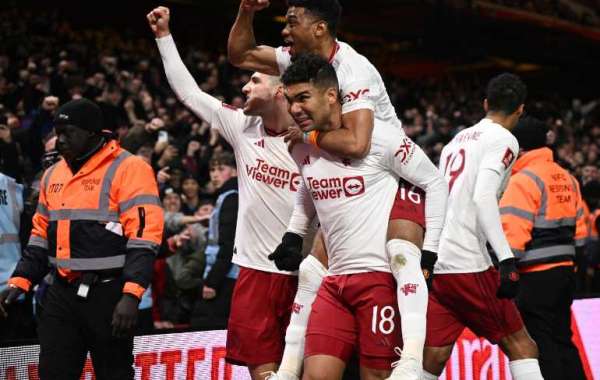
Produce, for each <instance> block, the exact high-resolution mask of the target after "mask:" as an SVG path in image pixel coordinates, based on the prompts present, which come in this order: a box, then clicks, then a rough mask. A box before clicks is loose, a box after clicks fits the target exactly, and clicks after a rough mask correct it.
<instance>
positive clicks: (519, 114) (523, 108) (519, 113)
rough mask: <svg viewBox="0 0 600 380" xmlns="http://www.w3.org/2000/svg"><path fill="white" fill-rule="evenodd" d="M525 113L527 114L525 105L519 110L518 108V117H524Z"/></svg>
mask: <svg viewBox="0 0 600 380" xmlns="http://www.w3.org/2000/svg"><path fill="white" fill-rule="evenodd" d="M523 112H525V104H521V105H520V106H519V108H517V116H519V117H520V116H521V115H523Z"/></svg>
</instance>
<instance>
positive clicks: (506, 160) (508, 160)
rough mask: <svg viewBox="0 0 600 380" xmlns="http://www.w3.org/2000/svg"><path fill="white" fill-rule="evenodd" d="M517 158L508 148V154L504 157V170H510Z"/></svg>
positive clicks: (505, 153)
mask: <svg viewBox="0 0 600 380" xmlns="http://www.w3.org/2000/svg"><path fill="white" fill-rule="evenodd" d="M514 158H515V154H514V153H513V151H512V150H510V148H506V152H504V157H502V164H503V165H504V169H508V167H509V166H510V164H511V163H512V162H513V160H514Z"/></svg>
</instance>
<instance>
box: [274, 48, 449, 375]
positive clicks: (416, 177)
mask: <svg viewBox="0 0 600 380" xmlns="http://www.w3.org/2000/svg"><path fill="white" fill-rule="evenodd" d="M282 81H283V83H284V86H285V91H286V96H287V98H288V102H289V104H290V113H291V114H292V116H293V117H294V120H295V121H296V123H297V124H298V125H299V126H300V127H301V128H303V129H305V130H306V129H312V128H317V126H318V128H319V129H323V130H335V129H337V128H341V125H342V105H341V103H340V99H339V85H338V79H337V76H336V73H335V70H334V67H333V66H332V65H331V64H329V63H328V62H327V61H326V60H325V59H323V58H322V57H320V56H318V55H315V54H301V55H299V56H298V57H297V58H296V59H295V61H294V63H293V64H292V65H291V66H290V67H289V68H288V69H287V70H286V71H285V73H284V74H283V76H282ZM397 131H398V130H397V128H396V127H395V126H394V125H392V124H390V123H388V122H385V121H382V120H379V119H376V120H375V128H374V132H373V140H372V143H371V147H370V152H369V154H368V155H367V157H365V158H364V159H362V160H356V161H353V162H352V163H350V164H348V163H347V162H346V161H345V160H344V159H340V158H339V157H337V156H335V155H332V154H330V153H327V152H326V151H323V150H321V149H318V148H317V147H315V146H313V145H308V144H298V145H296V146H295V147H294V149H293V151H292V156H293V158H294V160H295V161H296V163H297V164H298V167H299V168H300V173H301V175H302V177H303V179H304V181H303V184H302V185H301V186H300V189H299V193H298V195H297V198H296V207H295V208H294V213H293V214H292V218H291V220H290V226H289V228H288V232H287V233H286V235H290V234H291V235H296V236H303V235H304V234H305V232H306V226H308V225H309V224H310V221H311V220H312V218H313V216H314V214H315V212H316V214H317V215H318V218H319V222H320V223H321V228H322V231H323V238H324V241H325V245H326V249H327V253H328V263H329V275H328V276H326V277H325V278H324V280H323V283H322V285H321V287H320V289H319V291H318V295H317V298H316V300H315V302H314V304H313V305H312V311H311V314H310V319H309V323H308V328H307V331H306V346H305V350H304V351H305V352H304V378H305V379H315V378H318V379H339V378H341V376H342V374H343V371H344V369H345V363H346V362H347V361H348V359H349V356H350V355H351V353H352V352H353V351H354V350H355V349H356V351H357V352H358V355H359V360H360V366H361V373H362V376H363V377H364V378H369V379H383V378H385V377H386V376H388V375H389V374H390V372H391V366H392V362H393V360H394V359H395V358H396V355H395V353H394V348H395V347H396V346H397V345H400V339H399V338H400V332H399V331H398V330H399V329H397V328H396V327H397V326H398V323H399V322H400V318H399V317H401V318H404V314H403V313H404V310H402V309H401V310H400V314H398V311H397V310H398V308H397V297H396V283H395V281H394V277H393V275H392V274H391V273H390V272H391V269H392V268H393V270H394V271H396V272H399V273H401V275H402V278H403V279H404V280H405V282H404V283H403V284H399V287H400V289H401V291H402V292H404V293H406V294H407V295H408V297H411V296H413V295H414V294H415V293H416V292H417V291H418V290H419V288H420V287H425V284H424V283H423V284H419V283H418V279H417V277H418V276H421V278H422V274H421V272H420V271H419V263H418V262H416V263H415V262H410V261H409V260H406V259H405V257H404V256H402V255H398V256H395V257H394V258H393V259H392V264H391V266H390V259H389V257H388V255H387V252H386V240H387V236H386V231H385V228H384V227H385V226H386V225H387V223H388V219H389V213H390V211H391V208H392V205H393V200H394V197H395V194H396V192H397V183H398V179H399V177H400V176H402V177H403V178H405V179H406V180H408V181H409V182H411V183H414V184H416V185H418V186H420V187H422V188H424V189H426V191H427V194H428V195H430V194H431V195H435V196H432V197H431V198H432V199H431V200H432V201H434V202H435V203H437V204H439V206H440V207H442V208H444V207H445V204H446V197H447V184H446V183H445V181H444V179H443V177H442V176H441V175H440V173H439V172H438V171H437V170H436V168H435V166H434V165H433V164H432V163H431V161H430V160H429V159H428V158H427V156H426V155H425V153H424V152H423V151H422V150H421V149H420V148H419V147H418V146H416V145H415V144H414V143H413V142H412V141H411V140H410V139H408V138H407V137H405V136H403V135H401V134H398V133H397ZM432 189H436V191H435V192H431V193H430V192H429V191H430V190H432ZM443 217H444V214H443V212H442V215H441V218H442V220H443ZM388 244H389V243H388ZM411 266H412V268H411ZM405 268H407V269H405ZM400 305H401V306H402V305H403V304H402V303H400ZM408 317H409V318H410V317H411V315H410V311H409V314H408ZM402 332H404V327H402ZM413 372H414V373H411V374H412V375H414V376H407V375H408V374H407V373H404V374H403V375H404V377H402V378H403V379H420V374H421V373H420V372H421V370H420V368H416V369H415V370H414V371H413Z"/></svg>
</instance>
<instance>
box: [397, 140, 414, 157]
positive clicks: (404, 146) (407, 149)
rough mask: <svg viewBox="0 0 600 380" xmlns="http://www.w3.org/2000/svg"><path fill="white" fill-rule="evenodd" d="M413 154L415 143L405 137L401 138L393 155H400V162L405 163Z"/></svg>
mask: <svg viewBox="0 0 600 380" xmlns="http://www.w3.org/2000/svg"><path fill="white" fill-rule="evenodd" d="M414 154H415V144H414V143H413V142H412V140H411V139H409V138H408V137H405V138H403V139H402V142H401V143H400V146H399V147H398V150H396V153H394V157H400V158H399V159H400V163H401V164H406V163H407V162H408V161H410V159H411V158H412V156H413V155H414Z"/></svg>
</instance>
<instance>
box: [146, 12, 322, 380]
mask: <svg viewBox="0 0 600 380" xmlns="http://www.w3.org/2000/svg"><path fill="white" fill-rule="evenodd" d="M147 18H148V22H149V24H150V27H151V28H152V30H153V32H154V34H155V36H156V43H157V45H158V48H159V50H160V54H161V57H162V61H163V64H164V68H165V72H166V75H167V79H168V81H169V84H170V85H171V88H172V89H173V91H174V92H175V94H176V95H177V97H178V98H179V100H180V101H181V102H182V103H183V104H185V105H186V106H187V107H188V108H189V109H190V110H192V111H193V112H194V113H195V114H196V115H198V117H200V118H202V119H203V120H206V121H207V122H208V123H209V124H210V125H211V127H213V128H216V129H217V130H218V131H219V133H220V134H221V136H223V137H224V138H225V139H226V140H227V141H228V142H229V143H230V144H231V146H232V147H233V149H234V153H235V158H236V161H237V167H238V168H241V169H242V170H240V172H239V173H238V178H239V197H240V201H239V212H238V220H237V233H236V237H235V249H234V256H233V262H234V263H235V264H237V265H239V266H240V273H239V277H238V279H237V282H236V286H235V289H234V293H233V298H232V303H231V314H230V318H229V324H228V331H227V357H226V358H227V360H228V361H230V362H233V363H237V364H242V365H246V366H248V369H249V371H250V374H251V376H252V378H253V379H259V378H260V379H262V377H261V373H264V372H268V371H274V370H276V369H277V367H278V364H279V361H280V360H281V356H282V353H283V341H284V334H285V329H286V327H287V323H288V320H289V316H290V313H291V308H292V300H293V299H294V295H295V293H296V285H297V277H296V276H295V275H293V273H291V272H288V271H280V270H278V269H277V268H276V267H275V265H274V264H273V262H272V261H270V260H268V259H267V256H268V254H269V253H271V252H273V250H274V249H275V247H277V245H278V244H279V242H280V238H281V235H283V233H284V232H285V229H286V228H287V223H288V221H289V219H290V216H291V213H292V209H293V205H294V194H295V193H296V190H297V187H298V185H299V183H300V177H299V174H298V173H297V170H298V167H297V166H296V164H295V163H294V161H293V160H292V158H291V157H290V155H289V153H288V150H287V145H286V144H285V143H284V141H283V136H282V133H283V132H285V131H286V130H287V128H288V126H289V125H291V124H293V120H292V119H291V117H290V115H289V114H288V111H287V102H286V100H285V97H284V94H283V87H282V85H281V82H280V81H279V78H278V77H274V76H269V75H265V74H260V73H255V74H253V75H252V77H251V78H250V81H249V82H248V83H247V84H246V85H245V86H244V88H243V92H244V94H245V95H246V97H247V100H246V103H245V105H244V109H243V111H242V110H236V109H234V108H233V107H231V106H229V105H227V104H223V103H221V102H220V101H219V100H217V99H215V98H213V97H211V96H210V95H208V94H206V93H204V92H202V90H200V88H199V87H198V85H197V84H196V82H195V81H194V79H193V77H192V76H191V75H190V73H189V72H188V70H187V69H186V67H185V66H184V64H183V62H182V61H181V58H180V56H179V53H178V51H177V48H176V46H175V42H174V41H173V37H172V36H171V34H170V31H169V18H170V16H169V10H168V9H167V8H165V7H158V8H156V9H154V10H153V11H152V12H150V13H149V14H148V16H147ZM317 263H318V262H317ZM323 270H324V269H323ZM261 299H262V300H263V301H262V302H261ZM257 344H259V346H258V347H257ZM263 377H264V376H263Z"/></svg>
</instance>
